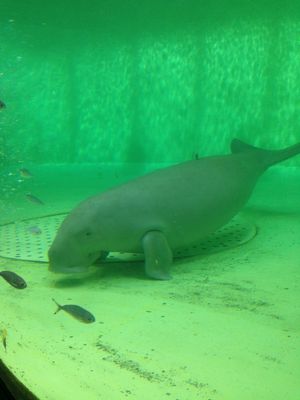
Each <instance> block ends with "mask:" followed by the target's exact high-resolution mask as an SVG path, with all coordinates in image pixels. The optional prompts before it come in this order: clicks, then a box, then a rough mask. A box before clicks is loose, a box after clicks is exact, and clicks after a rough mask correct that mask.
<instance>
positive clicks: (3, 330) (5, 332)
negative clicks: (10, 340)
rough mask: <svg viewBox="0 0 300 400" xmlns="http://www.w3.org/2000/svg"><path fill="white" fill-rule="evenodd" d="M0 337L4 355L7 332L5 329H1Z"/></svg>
mask: <svg viewBox="0 0 300 400" xmlns="http://www.w3.org/2000/svg"><path fill="white" fill-rule="evenodd" d="M0 336H1V340H2V344H3V347H4V349H5V353H6V345H7V343H6V338H7V330H6V329H5V328H4V329H1V331H0Z"/></svg>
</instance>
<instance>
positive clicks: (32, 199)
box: [26, 193, 45, 206]
mask: <svg viewBox="0 0 300 400" xmlns="http://www.w3.org/2000/svg"><path fill="white" fill-rule="evenodd" d="M26 198H27V200H28V201H30V202H31V203H33V204H37V205H39V206H43V205H44V204H45V203H44V202H43V201H42V200H40V199H39V198H37V197H36V196H34V195H33V194H30V193H27V194H26Z"/></svg>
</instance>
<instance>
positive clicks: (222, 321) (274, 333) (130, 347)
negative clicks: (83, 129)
mask: <svg viewBox="0 0 300 400" xmlns="http://www.w3.org/2000/svg"><path fill="white" fill-rule="evenodd" d="M250 216H251V218H253V219H254V220H255V222H256V223H257V225H258V227H259V232H258V235H257V237H256V238H255V239H253V240H252V241H251V242H249V243H247V244H246V245H243V246H242V247H239V248H235V249H232V250H228V251H226V252H223V253H218V254H214V255H210V256H206V257H205V258H201V259H200V258H198V259H197V258H194V259H189V260H185V261H180V262H177V263H176V264H175V266H174V267H173V276H174V279H173V280H171V281H168V282H156V281H151V280H147V279H145V278H144V274H143V270H142V266H141V265H139V264H136V265H106V266H103V267H102V266H101V267H97V268H96V267H95V268H94V269H93V270H92V271H91V274H90V275H89V276H86V277H84V279H79V278H77V279H75V278H74V279H71V278H70V277H67V278H64V277H62V278H60V277H59V276H55V275H51V274H50V273H48V271H47V268H46V265H45V264H33V263H27V262H14V261H9V260H4V259H1V260H0V262H1V264H0V268H1V270H3V269H9V270H13V271H15V272H17V273H18V274H20V275H22V276H23V277H24V279H25V280H26V281H27V283H28V288H27V289H25V290H16V289H14V288H13V287H11V286H9V285H7V283H6V282H5V281H4V280H0V304H1V313H0V327H2V328H4V327H5V328H6V329H7V331H8V337H7V353H5V352H4V349H3V348H2V347H1V346H0V357H1V358H2V359H3V361H4V362H5V363H6V364H7V365H8V366H9V367H10V368H11V369H12V371H13V372H14V373H15V374H16V375H17V376H18V377H19V378H20V379H21V380H22V381H23V382H24V383H25V384H26V385H27V386H28V387H29V388H30V389H31V390H32V391H33V392H34V393H35V394H36V395H37V396H38V397H39V398H40V399H42V400H47V399H49V400H77V399H78V400H79V399H88V400H99V399H111V400H114V399H116V400H119V399H120V400H121V399H132V400H135V399H136V400H140V399H145V400H148V399H149V400H153V399H154V398H156V399H174V400H176V399H178V400H194V399H195V400H196V399H201V400H209V399H210V400H218V399H220V400H235V399H236V400H240V399H243V400H253V399H259V400H282V399H285V400H296V399H297V398H298V397H299V393H300V380H299V376H300V312H299V311H300V306H299V304H300V215H299V214H298V215H297V214H289V215H286V216H285V215H280V214H258V213H251V215H250ZM52 297H54V298H55V299H56V300H57V301H58V302H60V303H62V304H68V303H69V304H70V303H73V304H78V305H81V306H83V307H85V308H87V309H88V310H90V311H91V312H92V313H93V314H94V315H95V317H96V322H95V323H94V324H91V325H85V324H82V323H80V322H78V321H77V320H74V319H73V318H71V317H70V316H69V315H67V314H66V313H64V312H63V311H61V312H59V313H58V314H57V315H54V314H53V312H54V311H55V309H56V306H55V304H54V303H53V302H52V300H51V298H52Z"/></svg>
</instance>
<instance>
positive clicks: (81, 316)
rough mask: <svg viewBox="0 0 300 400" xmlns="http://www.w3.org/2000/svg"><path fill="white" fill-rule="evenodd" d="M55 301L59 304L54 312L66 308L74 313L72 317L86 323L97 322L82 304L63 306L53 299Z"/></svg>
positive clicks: (70, 312) (68, 311)
mask: <svg viewBox="0 0 300 400" xmlns="http://www.w3.org/2000/svg"><path fill="white" fill-rule="evenodd" d="M52 300H53V301H54V303H55V304H56V305H57V310H56V311H55V313H54V314H57V313H58V311H60V310H64V311H66V312H67V313H68V314H70V315H72V317H74V318H76V319H77V320H78V321H80V322H84V323H85V324H90V323H91V322H95V317H94V316H93V314H91V313H90V312H89V311H87V310H85V309H84V308H82V307H80V306H76V305H74V304H66V305H64V306H61V305H60V304H58V303H57V301H56V300H54V299H52Z"/></svg>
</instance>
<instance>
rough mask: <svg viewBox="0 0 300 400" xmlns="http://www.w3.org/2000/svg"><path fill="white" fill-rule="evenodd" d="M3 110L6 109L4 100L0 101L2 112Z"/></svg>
mask: <svg viewBox="0 0 300 400" xmlns="http://www.w3.org/2000/svg"><path fill="white" fill-rule="evenodd" d="M3 108H6V105H5V103H4V102H3V101H2V100H0V110H1V109H3Z"/></svg>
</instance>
